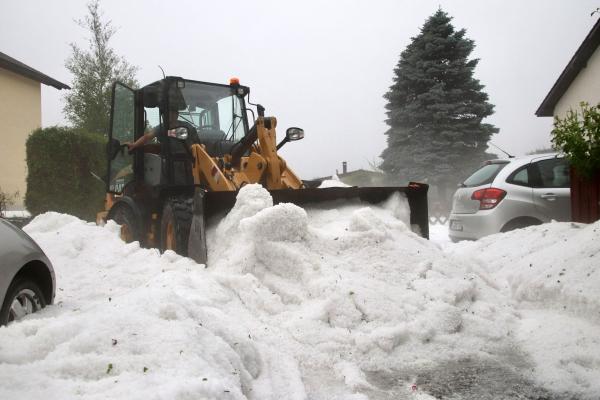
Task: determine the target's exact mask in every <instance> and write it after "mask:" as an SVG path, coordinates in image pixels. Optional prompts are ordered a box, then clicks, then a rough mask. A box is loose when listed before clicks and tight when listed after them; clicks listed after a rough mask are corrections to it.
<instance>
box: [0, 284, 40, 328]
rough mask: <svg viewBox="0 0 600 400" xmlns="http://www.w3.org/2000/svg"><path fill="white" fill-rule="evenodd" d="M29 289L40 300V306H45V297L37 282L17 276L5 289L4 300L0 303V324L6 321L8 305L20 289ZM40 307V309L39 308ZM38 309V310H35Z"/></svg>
mask: <svg viewBox="0 0 600 400" xmlns="http://www.w3.org/2000/svg"><path fill="white" fill-rule="evenodd" d="M25 288H28V289H31V290H32V291H33V292H35V294H36V296H37V297H38V298H39V300H40V305H41V308H44V307H46V299H45V298H44V294H43V292H42V290H41V289H40V287H39V286H38V284H37V283H36V282H35V281H33V280H31V279H29V278H26V277H17V278H15V280H13V281H12V283H11V284H10V286H9V287H8V290H7V291H6V297H5V298H4V302H3V303H2V308H1V309H0V326H2V325H6V324H7V323H8V314H9V310H10V305H11V304H12V302H13V299H14V298H15V296H16V295H17V293H19V292H20V291H21V289H25ZM41 308H40V309H41ZM36 311H39V310H36Z"/></svg>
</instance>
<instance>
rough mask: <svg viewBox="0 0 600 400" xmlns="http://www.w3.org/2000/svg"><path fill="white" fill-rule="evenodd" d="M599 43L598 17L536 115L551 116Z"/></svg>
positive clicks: (599, 28)
mask: <svg viewBox="0 0 600 400" xmlns="http://www.w3.org/2000/svg"><path fill="white" fill-rule="evenodd" d="M598 44H600V19H598V20H597V21H596V23H595V24H594V26H593V28H592V29H591V30H590V32H589V33H588V35H587V36H586V37H585V39H584V40H583V42H582V43H581V45H580V46H579V48H578V49H577V51H576V52H575V54H574V55H573V57H572V58H571V60H570V61H569V63H568V64H567V66H566V67H565V69H564V70H563V71H562V73H561V74H560V76H559V77H558V79H557V80H556V82H555V83H554V85H553V86H552V89H550V91H549V92H548V94H547V95H546V97H545V98H544V101H542V104H540V106H539V107H538V109H537V111H536V112H535V115H537V116H538V117H552V116H553V115H554V108H555V107H556V104H557V103H558V102H559V100H560V99H561V97H562V96H563V95H564V94H565V92H566V91H567V90H568V89H569V86H571V83H573V81H574V80H575V78H576V77H577V75H578V74H579V72H580V71H581V70H582V69H583V68H585V67H586V65H587V62H588V60H589V59H590V57H591V56H592V54H594V51H596V48H597V47H598Z"/></svg>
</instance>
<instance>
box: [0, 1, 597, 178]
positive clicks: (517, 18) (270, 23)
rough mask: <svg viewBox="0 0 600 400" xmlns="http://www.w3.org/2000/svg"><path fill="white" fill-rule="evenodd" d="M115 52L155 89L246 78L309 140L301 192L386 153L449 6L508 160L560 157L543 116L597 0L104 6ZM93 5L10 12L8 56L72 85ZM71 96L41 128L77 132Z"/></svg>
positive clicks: (49, 101)
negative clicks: (410, 55)
mask: <svg viewBox="0 0 600 400" xmlns="http://www.w3.org/2000/svg"><path fill="white" fill-rule="evenodd" d="M100 4H101V9H102V11H103V13H104V18H105V19H106V20H111V21H112V23H113V25H114V26H115V27H117V28H118V31H117V33H116V35H115V36H113V39H112V46H113V48H114V49H115V50H116V51H117V53H118V54H120V55H122V56H124V57H125V58H126V59H127V60H128V61H129V62H130V63H131V64H133V65H136V66H138V67H139V71H138V74H137V78H138V81H139V82H140V83H141V84H142V85H145V84H147V83H150V82H153V81H155V80H157V79H160V78H161V77H162V74H161V72H160V70H159V68H158V65H161V66H162V67H163V68H164V70H165V72H166V73H167V75H175V76H182V77H185V78H189V79H195V80H202V81H212V82H220V83H227V82H228V80H229V78H230V77H232V76H235V77H239V78H240V81H241V83H242V84H244V85H248V86H250V87H251V91H252V92H251V93H252V94H251V98H252V100H253V101H254V102H259V103H261V104H263V105H264V106H265V107H266V109H267V114H268V115H273V116H276V117H277V119H278V128H279V129H278V132H279V135H280V136H281V135H283V134H284V131H285V129H286V128H287V127H289V126H300V127H302V128H304V130H305V133H306V137H305V139H304V140H302V141H300V142H294V143H289V144H287V145H286V146H285V147H284V148H283V149H282V151H281V155H282V156H283V157H284V158H286V159H287V160H288V163H289V164H290V165H291V166H292V168H293V169H294V170H296V172H298V173H299V174H300V175H301V177H302V178H311V177H317V176H324V175H330V174H332V173H334V172H335V170H336V169H339V170H341V163H342V161H344V160H345V161H348V166H349V169H351V170H353V169H358V168H369V166H370V164H371V163H373V162H374V161H376V160H377V159H378V156H379V155H380V154H381V151H382V150H383V149H384V148H385V146H386V136H385V135H384V132H385V131H386V129H387V125H386V124H385V122H384V120H385V109H384V106H385V100H384V99H383V97H382V96H383V94H384V93H386V92H387V90H388V88H389V86H390V85H391V84H392V78H393V69H394V67H395V65H396V64H397V62H398V60H399V57H400V53H401V52H402V51H403V50H404V48H405V47H406V46H407V45H408V44H409V43H410V40H411V37H414V36H416V35H417V34H418V33H419V29H420V27H421V26H422V25H423V23H424V22H425V20H426V19H427V18H428V17H429V16H430V15H432V14H433V13H434V12H435V11H436V10H437V8H438V7H439V6H441V8H442V9H443V10H444V11H446V12H447V13H448V14H449V15H450V16H451V17H453V24H454V27H455V28H456V29H461V28H465V29H466V31H467V37H468V38H470V39H473V40H474V41H475V44H476V47H475V50H474V52H473V54H472V58H479V59H480V62H479V65H478V67H477V69H476V70H475V77H476V78H477V79H479V80H480V81H481V83H482V84H483V85H484V86H485V89H484V90H485V91H486V92H487V93H488V95H489V98H490V102H491V103H492V104H494V105H495V106H496V109H495V111H496V112H495V114H494V115H493V116H492V117H490V118H488V119H487V122H489V123H492V124H494V125H496V126H497V127H498V128H499V129H500V133H499V134H497V135H495V136H494V137H493V138H492V142H493V143H494V144H496V145H498V146H500V147H502V148H504V149H506V150H507V151H508V152H511V153H515V154H517V155H518V154H524V153H525V152H528V151H531V150H534V149H538V148H542V147H548V146H549V145H550V144H549V132H550V130H551V129H552V119H551V118H538V117H536V116H535V115H534V113H535V111H536V109H537V107H538V106H539V105H540V103H541V102H542V100H543V99H544V97H545V96H546V94H547V93H548V91H549V90H550V88H551V87H552V85H553V84H554V82H555V81H556V79H557V78H558V76H559V75H560V73H561V72H562V70H563V69H564V67H565V66H566V64H567V63H568V61H569V60H570V58H571V57H572V56H573V54H574V52H575V51H576V50H577V48H578V47H579V45H580V44H581V42H582V40H583V39H584V38H585V36H586V35H587V33H588V32H589V30H590V29H591V27H592V26H593V24H594V22H595V21H596V19H597V18H598V17H597V15H595V16H594V17H591V16H590V13H591V12H592V11H593V10H595V9H596V7H599V6H600V2H598V1H592V0H576V1H574V0H552V1H550V0H539V1H523V0H494V1H487V0H486V1H482V0H452V1H444V0H435V1H426V0H418V1H417V0H413V1H400V0H385V1H384V0H372V1H369V2H367V1H353V0H352V1H325V0H319V1H315V0H302V1H294V2H291V1H282V0H272V1H268V0H260V1H249V0H246V1H244V0H230V1H201V0H196V1H192V0H190V1H183V0H177V1H175V0H170V1H164V0H163V1H160V0H152V1H143V2H142V1H125V0H102V1H101V3H100ZM85 14H86V3H85V2H84V1H82V0H56V1H47V0H35V1H34V0H20V1H17V0H0V51H1V52H4V53H6V54H8V55H9V56H11V57H14V58H16V59H18V60H19V61H21V62H23V63H25V64H27V65H29V66H31V67H33V68H35V69H38V70H39V71H41V72H43V73H45V74H47V75H49V76H51V77H53V78H55V79H57V80H59V81H61V82H64V83H66V84H70V83H71V76H70V74H69V72H68V71H67V70H66V68H65V67H64V62H65V59H66V58H67V57H68V56H69V54H70V47H69V43H72V42H74V43H77V44H79V45H81V46H85V45H86V35H87V32H86V31H85V30H84V29H82V28H81V27H79V26H78V25H77V24H76V23H75V22H74V20H75V19H79V18H82V17H84V16H85ZM63 94H64V92H62V93H61V92H60V91H58V90H56V89H54V88H51V87H46V86H43V87H42V124H43V126H48V125H53V124H63V123H65V121H64V119H63V117H62V107H63V101H62V96H63Z"/></svg>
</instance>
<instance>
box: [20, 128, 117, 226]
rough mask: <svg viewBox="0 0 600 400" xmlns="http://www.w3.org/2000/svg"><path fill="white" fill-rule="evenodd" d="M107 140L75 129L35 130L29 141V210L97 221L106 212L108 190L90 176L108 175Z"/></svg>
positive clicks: (26, 202)
mask: <svg viewBox="0 0 600 400" xmlns="http://www.w3.org/2000/svg"><path fill="white" fill-rule="evenodd" d="M105 143H106V139H104V138H103V137H102V136H100V135H94V134H90V133H85V132H81V131H77V130H74V129H72V128H65V127H58V126H54V127H50V128H44V129H37V130H35V131H34V132H33V133H32V134H31V135H30V136H29V138H28V139H27V144H26V151H27V169H28V173H27V193H26V195H25V206H26V207H27V210H28V211H29V212H30V213H31V214H33V215H37V214H40V213H43V212H46V211H56V212H60V213H67V214H71V215H74V216H76V217H79V218H81V219H85V220H87V221H94V220H95V218H96V213H97V212H98V211H100V210H101V209H102V208H103V201H104V193H105V186H104V185H103V184H102V183H101V182H100V181H98V180H97V179H96V178H94V177H93V176H92V174H91V173H90V172H94V173H95V174H97V175H100V176H104V175H105V174H106V151H105Z"/></svg>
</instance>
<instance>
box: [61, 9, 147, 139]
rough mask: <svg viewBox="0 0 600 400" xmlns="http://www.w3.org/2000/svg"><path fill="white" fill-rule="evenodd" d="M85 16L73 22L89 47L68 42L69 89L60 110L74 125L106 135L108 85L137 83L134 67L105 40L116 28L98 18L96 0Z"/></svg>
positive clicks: (108, 100) (108, 99)
mask: <svg viewBox="0 0 600 400" xmlns="http://www.w3.org/2000/svg"><path fill="white" fill-rule="evenodd" d="M87 9H88V15H86V16H85V18H84V19H83V20H79V21H77V23H78V24H79V25H80V26H81V27H82V28H84V29H86V30H87V31H88V32H89V34H90V37H89V38H88V44H89V46H88V47H86V48H82V47H80V46H79V45H77V44H75V43H71V49H72V54H71V56H70V57H69V58H68V59H67V61H66V67H67V69H68V70H69V71H70V72H71V73H72V74H73V83H72V85H71V86H72V90H71V91H69V92H67V94H66V96H65V107H64V112H65V114H66V117H67V119H68V120H69V121H70V122H71V124H72V125H73V126H74V127H75V128H79V129H82V130H85V131H87V132H92V133H98V134H107V133H108V124H109V114H110V96H111V85H112V83H113V82H114V81H115V80H119V81H121V82H123V83H125V84H127V85H129V86H137V82H136V79H135V73H136V71H137V67H134V66H132V65H130V64H129V63H128V62H127V61H126V60H125V59H124V58H123V57H119V56H118V55H117V54H116V53H115V51H114V50H113V49H112V48H111V46H110V44H109V41H110V39H111V38H112V37H113V35H114V34H115V32H116V30H115V29H114V28H113V27H112V26H111V22H110V21H107V22H104V21H103V20H102V12H101V11H100V9H99V1H98V0H94V1H92V2H91V3H89V4H88V6H87Z"/></svg>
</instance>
